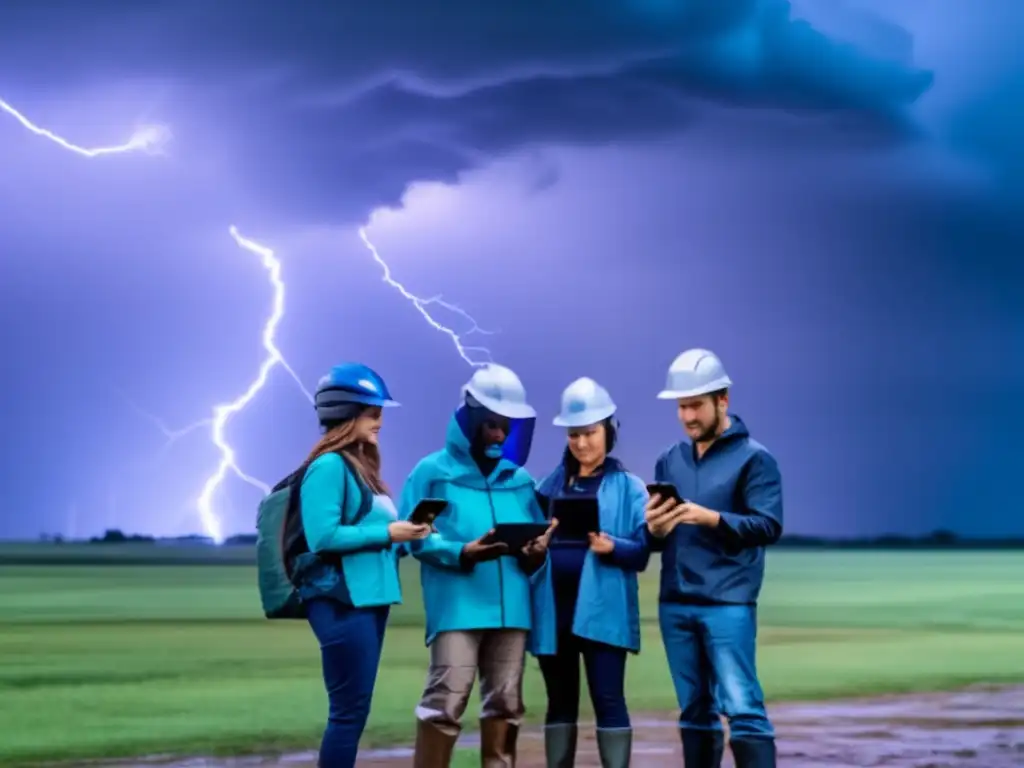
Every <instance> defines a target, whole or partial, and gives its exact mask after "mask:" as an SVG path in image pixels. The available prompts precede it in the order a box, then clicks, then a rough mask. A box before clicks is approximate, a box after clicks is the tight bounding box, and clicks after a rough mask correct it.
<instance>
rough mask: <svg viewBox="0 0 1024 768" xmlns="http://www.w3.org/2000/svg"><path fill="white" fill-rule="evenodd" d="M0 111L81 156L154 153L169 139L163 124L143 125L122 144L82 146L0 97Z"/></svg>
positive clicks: (29, 129)
mask: <svg viewBox="0 0 1024 768" xmlns="http://www.w3.org/2000/svg"><path fill="white" fill-rule="evenodd" d="M0 112H6V113H7V114H8V115H10V116H11V117H13V118H14V119H15V120H17V121H18V122H19V123H21V125H22V127H23V128H25V129H26V130H28V131H30V132H32V133H34V134H35V135H36V136H42V137H43V138H44V139H49V140H50V141H52V142H53V143H54V144H56V145H57V146H59V147H62V148H63V149H66V150H68V151H69V152H74V153H75V154H76V155H81V156H82V157H100V156H102V155H118V154H122V153H124V152H147V153H149V154H154V155H156V154H160V153H161V152H162V151H163V147H164V145H166V144H167V142H168V141H170V139H171V132H170V130H169V129H168V128H166V127H165V126H162V125H143V126H140V127H139V128H138V129H137V130H136V131H135V133H133V134H132V135H131V136H130V137H129V139H128V141H126V142H125V143H124V144H114V145H112V146H109V147H92V148H90V147H82V146H79V145H78V144H72V143H71V142H70V141H68V140H67V139H65V138H64V137H63V136H58V135H57V134H56V133H54V132H53V131H50V130H48V129H46V128H43V127H42V126H40V125H36V124H35V123H33V122H32V121H31V120H29V119H28V118H27V117H26V116H25V115H24V114H23V113H22V112H19V111H18V110H17V109H15V108H14V107H12V106H11V105H10V104H9V103H8V102H6V101H4V100H3V99H0Z"/></svg>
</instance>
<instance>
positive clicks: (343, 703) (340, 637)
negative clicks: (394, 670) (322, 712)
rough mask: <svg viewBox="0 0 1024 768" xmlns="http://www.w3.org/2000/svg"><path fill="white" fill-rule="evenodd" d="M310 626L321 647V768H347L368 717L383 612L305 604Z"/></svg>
mask: <svg viewBox="0 0 1024 768" xmlns="http://www.w3.org/2000/svg"><path fill="white" fill-rule="evenodd" d="M308 608H309V625H310V627H312V629H313V634H314V635H316V639H317V641H318V642H319V643H320V655H321V658H322V660H323V671H324V687H325V688H326V689H327V703H328V714H327V728H326V729H325V730H324V737H323V741H321V743H320V767H321V768H352V767H353V766H354V765H355V764H356V753H357V752H358V751H359V738H360V736H362V735H363V728H365V727H366V719H367V717H369V715H370V701H371V700H372V699H373V686H374V683H375V682H376V681H377V667H378V666H379V664H380V651H381V648H382V647H383V645H384V629H385V627H386V626H387V623H388V610H389V609H388V607H387V606H383V607H380V608H349V607H346V606H344V605H342V604H341V603H339V602H337V601H336V600H331V599H329V598H319V599H316V600H311V601H310V602H309V603H308Z"/></svg>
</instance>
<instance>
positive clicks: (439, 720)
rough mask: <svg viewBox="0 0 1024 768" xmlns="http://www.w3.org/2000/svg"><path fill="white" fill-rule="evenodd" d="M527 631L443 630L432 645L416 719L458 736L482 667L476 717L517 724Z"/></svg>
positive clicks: (520, 709) (520, 710)
mask: <svg viewBox="0 0 1024 768" xmlns="http://www.w3.org/2000/svg"><path fill="white" fill-rule="evenodd" d="M525 666H526V632H525V631H522V630H518V629H485V630H476V631H471V632H441V633H440V634H438V636H437V637H436V638H434V642H433V643H431V645H430V669H429V670H428V672H427V685H426V688H425V689H424V690H423V697H422V698H421V699H420V703H419V706H418V707H416V718H417V719H418V720H425V721H427V722H430V723H431V724H433V725H434V726H436V727H438V728H440V729H441V730H444V731H447V732H448V733H450V734H452V735H457V734H458V733H459V731H460V730H461V728H462V715H463V713H464V712H465V711H466V706H467V705H468V704H469V697H470V694H472V693H473V682H474V681H475V680H476V674H477V670H479V671H480V699H481V706H480V719H481V720H490V719H501V720H504V721H506V722H507V723H508V724H509V725H519V722H520V720H521V719H522V717H523V712H524V709H523V670H524V668H525Z"/></svg>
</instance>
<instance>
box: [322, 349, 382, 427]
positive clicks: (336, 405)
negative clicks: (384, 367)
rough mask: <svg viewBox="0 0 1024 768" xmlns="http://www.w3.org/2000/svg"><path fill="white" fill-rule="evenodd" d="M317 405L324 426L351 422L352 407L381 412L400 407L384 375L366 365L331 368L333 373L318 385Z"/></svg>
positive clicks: (343, 365)
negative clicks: (364, 406) (383, 409)
mask: <svg viewBox="0 0 1024 768" xmlns="http://www.w3.org/2000/svg"><path fill="white" fill-rule="evenodd" d="M313 402H314V406H315V407H316V415H317V417H318V418H319V419H320V421H321V422H330V421H341V420H343V419H346V418H349V417H350V416H351V414H352V405H368V406H378V407H381V408H385V407H388V406H395V405H398V403H397V402H395V401H394V400H393V399H392V398H391V393H390V392H388V385H387V384H385V383H384V379H382V378H381V377H380V374H378V373H377V372H376V371H374V370H373V369H372V368H370V367H368V366H365V365H363V364H362V363H342V364H341V365H336V366H334V367H333V368H331V370H330V373H328V374H327V375H326V376H323V377H322V378H321V379H320V381H319V382H317V385H316V394H315V395H314V397H313Z"/></svg>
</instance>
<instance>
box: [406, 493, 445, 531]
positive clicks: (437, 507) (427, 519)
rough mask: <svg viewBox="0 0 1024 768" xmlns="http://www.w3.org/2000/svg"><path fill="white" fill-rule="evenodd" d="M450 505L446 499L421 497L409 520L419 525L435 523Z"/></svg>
mask: <svg viewBox="0 0 1024 768" xmlns="http://www.w3.org/2000/svg"><path fill="white" fill-rule="evenodd" d="M447 507H448V502H447V501H445V500H444V499H421V500H420V503H419V504H417V505H416V508H415V509H414V510H413V511H412V514H411V515H409V521H410V522H412V523H416V524H417V525H433V524H434V521H435V520H436V519H437V516H438V515H440V514H441V513H442V512H444V510H445V509H446V508H447Z"/></svg>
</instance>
